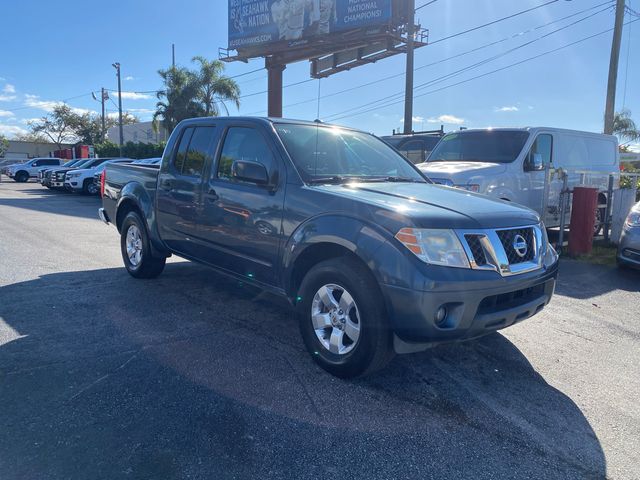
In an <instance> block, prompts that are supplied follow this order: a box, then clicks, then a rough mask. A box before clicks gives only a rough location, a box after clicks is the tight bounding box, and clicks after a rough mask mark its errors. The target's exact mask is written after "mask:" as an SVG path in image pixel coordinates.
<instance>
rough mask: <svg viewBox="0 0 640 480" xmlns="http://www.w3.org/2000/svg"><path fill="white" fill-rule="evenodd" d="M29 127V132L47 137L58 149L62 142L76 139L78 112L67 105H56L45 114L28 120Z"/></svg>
mask: <svg viewBox="0 0 640 480" xmlns="http://www.w3.org/2000/svg"><path fill="white" fill-rule="evenodd" d="M29 127H30V128H31V133H33V134H34V135H44V136H46V137H48V138H49V139H50V140H51V141H52V142H53V143H55V144H56V145H57V146H58V149H62V145H63V144H64V143H73V142H75V141H76V140H77V136H76V128H77V127H78V114H77V113H75V112H73V110H71V108H70V107H69V106H68V105H64V104H63V105H56V106H55V107H54V109H53V111H52V112H51V113H50V114H48V115H47V116H44V117H42V118H41V119H40V120H35V121H33V122H29Z"/></svg>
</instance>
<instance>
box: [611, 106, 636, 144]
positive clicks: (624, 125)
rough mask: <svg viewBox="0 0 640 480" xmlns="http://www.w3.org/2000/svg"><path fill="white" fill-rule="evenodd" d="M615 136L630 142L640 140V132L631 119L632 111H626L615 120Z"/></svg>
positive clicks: (621, 112)
mask: <svg viewBox="0 0 640 480" xmlns="http://www.w3.org/2000/svg"><path fill="white" fill-rule="evenodd" d="M613 134H614V135H617V136H618V137H619V138H620V139H624V140H628V141H631V142H633V141H636V140H640V130H639V129H638V127H637V126H636V122H634V121H633V119H632V118H631V111H630V110H627V109H624V110H622V111H620V112H617V113H616V114H615V117H614V118H613Z"/></svg>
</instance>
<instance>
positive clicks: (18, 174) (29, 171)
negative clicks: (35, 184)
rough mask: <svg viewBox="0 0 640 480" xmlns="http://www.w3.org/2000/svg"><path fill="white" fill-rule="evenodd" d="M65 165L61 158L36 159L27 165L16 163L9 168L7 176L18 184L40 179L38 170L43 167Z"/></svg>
mask: <svg viewBox="0 0 640 480" xmlns="http://www.w3.org/2000/svg"><path fill="white" fill-rule="evenodd" d="M62 163H63V161H62V160H60V159H59V158H34V159H33V160H29V161H28V162H25V163H16V164H13V165H9V166H8V167H7V170H6V172H7V175H8V176H9V178H13V179H14V180H15V181H16V182H20V183H22V182H27V181H29V179H30V178H37V177H38V170H40V169H41V168H42V167H50V166H51V167H52V166H57V165H61V164H62Z"/></svg>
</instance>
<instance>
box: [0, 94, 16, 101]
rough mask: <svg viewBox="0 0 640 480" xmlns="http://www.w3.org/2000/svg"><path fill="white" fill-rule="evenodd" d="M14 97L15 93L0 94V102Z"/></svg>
mask: <svg viewBox="0 0 640 480" xmlns="http://www.w3.org/2000/svg"><path fill="white" fill-rule="evenodd" d="M15 99H16V96H15V95H0V102H10V101H12V100H15Z"/></svg>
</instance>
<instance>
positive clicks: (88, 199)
mask: <svg viewBox="0 0 640 480" xmlns="http://www.w3.org/2000/svg"><path fill="white" fill-rule="evenodd" d="M0 185H2V184H0ZM17 192H19V193H20V196H15V197H9V198H7V197H0V207H2V206H7V207H14V208H21V209H26V210H34V211H37V212H47V213H53V214H56V215H67V216H73V217H84V218H95V219H97V218H98V208H99V207H100V198H98V197H97V196H87V195H77V194H72V193H70V192H66V191H64V190H49V189H48V188H45V187H43V186H41V185H40V184H37V183H28V184H24V183H23V184H20V189H19V190H17ZM93 206H95V208H91V207H93Z"/></svg>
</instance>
